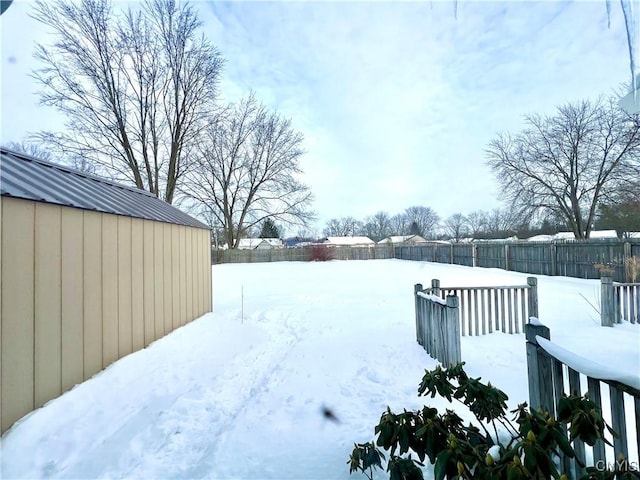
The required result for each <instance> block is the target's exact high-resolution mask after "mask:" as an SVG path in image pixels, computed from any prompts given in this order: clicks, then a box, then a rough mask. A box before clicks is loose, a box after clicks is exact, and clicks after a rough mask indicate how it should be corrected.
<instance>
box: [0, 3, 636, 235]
mask: <svg viewBox="0 0 640 480" xmlns="http://www.w3.org/2000/svg"><path fill="white" fill-rule="evenodd" d="M194 3H195V4H196V5H197V7H198V8H199V10H200V13H201V18H202V20H203V21H204V33H205V34H206V35H207V36H208V37H209V38H210V39H211V40H212V41H213V42H214V43H215V44H216V46H217V47H218V48H219V49H220V51H221V52H222V54H223V56H224V57H225V58H226V61H227V63H226V67H225V70H224V72H223V78H222V82H221V98H222V99H224V100H228V101H233V100H237V99H239V98H241V97H243V96H245V95H246V94H248V92H249V91H250V90H252V89H253V90H254V91H255V92H256V93H257V97H258V98H259V99H260V100H261V101H263V102H264V103H265V104H266V105H267V106H269V107H271V108H273V109H276V110H278V111H280V112H281V113H283V114H284V115H286V116H287V117H290V118H291V119H292V122H293V126H294V127H295V128H297V129H298V130H300V131H301V132H302V133H303V134H304V137H305V142H304V148H305V150H306V154H305V155H304V157H303V159H302V167H303V169H304V171H305V175H304V177H303V180H304V181H305V182H306V183H307V184H308V185H309V186H310V187H311V189H312V191H313V193H314V194H315V197H316V201H315V204H314V209H315V210H316V211H317V212H318V215H319V222H318V230H321V229H322V227H323V226H324V224H325V222H326V221H327V220H328V219H330V218H333V217H342V216H347V215H350V216H354V217H356V218H364V217H365V216H367V215H371V214H373V213H375V212H377V211H379V210H385V211H387V212H389V213H390V214H392V215H393V214H395V213H398V212H401V211H402V210H404V209H405V208H406V207H409V206H412V205H423V206H427V207H431V208H433V209H434V210H435V211H436V212H437V213H438V214H439V215H440V216H441V217H443V218H445V217H447V216H449V215H452V214H454V213H458V212H459V213H463V214H466V213H469V212H471V211H474V210H478V209H486V210H488V209H492V208H495V207H498V206H500V205H501V204H500V198H499V192H498V189H497V186H496V182H495V179H494V177H493V175H492V173H491V171H490V170H489V168H488V167H487V165H486V161H485V154H484V149H485V147H486V145H487V144H488V142H489V141H490V140H491V139H492V138H493V137H494V136H495V135H496V134H497V133H498V132H502V131H513V132H515V131H517V130H519V129H521V128H522V126H523V123H522V122H523V115H524V114H526V113H550V112H552V110H553V109H554V107H555V106H556V105H559V104H562V103H565V102H570V101H575V100H581V99H585V98H596V97H597V96H598V95H599V94H609V93H611V92H612V91H613V90H614V89H615V88H618V87H619V86H620V84H622V83H623V82H627V81H628V80H629V77H630V73H629V72H630V70H629V56H628V50H627V37H626V32H625V28H624V19H623V14H622V11H621V9H620V4H619V3H618V2H612V3H611V7H612V8H611V16H610V22H611V25H610V27H609V26H608V18H607V11H606V3H605V1H604V0H594V1H580V2H553V1H543V2H515V1H513V0H510V1H505V2H486V1H470V0H468V1H465V0H460V1H459V2H458V9H457V16H456V15H454V8H453V3H452V2H438V1H434V2H427V1H424V2H397V1H393V2H373V1H349V2H347V1H342V2H340V1H334V2H301V1H299V2H252V1H236V2H205V1H197V2H194ZM123 5H124V4H123ZM30 8H31V6H30V3H29V1H28V0H16V1H14V4H13V5H12V6H11V7H10V8H9V9H8V10H7V12H5V13H4V14H3V15H2V17H0V33H1V36H2V44H1V52H2V65H1V66H2V73H1V75H2V77H1V81H2V104H1V113H2V119H1V121H2V124H1V130H0V131H1V140H2V142H3V143H6V142H8V141H20V140H22V139H23V137H25V136H26V135H27V133H28V132H35V131H38V130H41V129H56V128H61V127H62V125H61V119H60V118H59V117H56V115H55V114H54V113H52V112H50V111H49V110H48V109H45V108H44V107H39V106H37V100H38V97H37V95H36V94H35V90H36V89H37V86H36V85H35V84H34V83H33V81H32V80H31V79H30V78H29V73H30V70H31V69H32V68H33V67H34V66H35V64H34V61H33V60H32V57H31V54H32V51H33V45H34V41H40V42H46V41H47V36H46V33H45V32H44V31H43V27H41V26H39V25H38V24H37V23H36V22H35V21H34V20H32V19H30V18H29V17H28V12H29V10H30Z"/></svg>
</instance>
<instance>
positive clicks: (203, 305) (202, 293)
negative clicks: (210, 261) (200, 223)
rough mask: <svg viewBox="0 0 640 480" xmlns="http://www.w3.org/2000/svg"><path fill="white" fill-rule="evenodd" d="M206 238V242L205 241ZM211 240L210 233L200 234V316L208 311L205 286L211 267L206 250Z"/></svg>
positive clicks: (200, 232)
mask: <svg viewBox="0 0 640 480" xmlns="http://www.w3.org/2000/svg"><path fill="white" fill-rule="evenodd" d="M205 237H206V240H205ZM208 239H209V233H208V232H206V231H204V230H203V231H199V232H198V308H199V311H200V315H203V314H204V313H206V311H207V307H206V303H207V302H206V300H205V297H206V293H207V292H206V288H207V287H206V285H205V280H206V279H205V276H206V275H207V271H209V274H211V266H210V265H209V266H208V265H207V259H206V250H205V249H206V248H207V242H208Z"/></svg>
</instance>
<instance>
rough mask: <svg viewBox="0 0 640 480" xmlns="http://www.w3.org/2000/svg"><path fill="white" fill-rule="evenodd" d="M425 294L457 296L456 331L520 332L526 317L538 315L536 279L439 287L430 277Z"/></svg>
mask: <svg viewBox="0 0 640 480" xmlns="http://www.w3.org/2000/svg"><path fill="white" fill-rule="evenodd" d="M424 293H425V294H427V295H435V296H437V297H440V298H442V299H445V298H446V297H448V296H450V295H453V296H456V297H457V298H458V299H459V311H460V333H461V334H462V335H486V334H487V333H493V332H494V331H499V332H503V333H521V332H523V331H524V325H525V324H526V323H527V321H528V319H529V317H537V316H538V279H537V278H535V277H528V278H527V284H526V285H515V286H513V285H511V286H497V287H441V286H440V280H438V279H434V280H431V288H428V289H426V290H424Z"/></svg>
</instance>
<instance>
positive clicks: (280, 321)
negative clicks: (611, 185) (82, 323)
mask: <svg viewBox="0 0 640 480" xmlns="http://www.w3.org/2000/svg"><path fill="white" fill-rule="evenodd" d="M526 276H527V275H524V274H519V273H510V272H504V271H502V270H495V269H483V268H475V269H473V268H467V267H461V266H451V265H441V264H433V263H424V262H410V261H402V260H370V261H350V262H340V261H332V262H327V263H293V262H292V263H285V262H283V263H262V264H235V265H230V264H226V265H217V266H214V267H213V284H214V311H213V313H211V314H208V315H205V316H203V317H202V318H200V319H198V320H196V321H194V322H192V323H190V324H189V325H186V326H185V327H183V328H180V329H178V330H177V331H175V332H174V333H172V334H170V335H169V336H167V337H165V338H163V339H161V340H159V341H157V342H155V343H153V344H152V345H150V346H149V347H148V348H146V349H145V350H142V351H140V352H137V353H134V354H132V355H129V356H127V357H125V358H124V359H122V360H120V361H118V362H117V363H115V364H114V365H112V366H111V367H109V368H108V369H107V370H106V371H104V372H101V373H100V374H98V375H96V376H95V377H94V378H92V379H90V380H89V381H87V382H85V383H83V384H81V385H78V386H76V387H75V388H74V389H73V390H72V391H70V392H68V393H66V394H65V395H63V396H62V397H60V398H58V399H56V400H53V401H51V402H49V403H48V404H47V405H46V406H45V407H43V408H41V409H39V410H37V411H35V412H33V413H32V414H30V415H29V416H27V417H26V418H24V419H23V420H22V421H20V422H19V423H18V424H16V425H15V426H14V427H13V428H12V429H11V430H10V431H9V432H7V433H6V434H5V435H4V436H3V437H2V444H1V450H0V452H1V454H2V471H1V474H2V475H0V476H1V477H2V478H220V479H222V478H224V479H226V478H242V479H245V478H246V479H257V478H279V479H292V478H297V479H302V478H305V479H311V478H317V479H329V478H331V479H338V478H348V477H349V474H348V466H347V464H346V461H347V458H348V455H349V453H350V451H351V449H352V448H353V443H354V442H356V441H357V442H364V441H368V440H372V439H373V427H374V425H375V424H377V422H378V420H379V417H380V414H381V413H382V411H383V410H384V409H385V408H386V406H387V405H389V406H391V408H392V409H396V410H401V409H402V408H403V407H407V408H417V407H419V406H421V405H423V404H424V402H429V403H431V404H433V405H435V406H439V407H444V406H445V402H442V401H440V400H439V399H419V398H418V397H417V396H416V390H417V386H418V383H419V381H420V379H421V377H422V374H423V373H424V369H431V368H433V367H435V365H436V363H435V361H434V360H432V359H431V358H430V357H429V356H428V355H427V354H426V353H425V352H424V351H423V350H422V348H421V347H420V346H418V345H417V343H416V342H415V331H414V328H415V327H414V325H415V323H414V322H415V320H414V311H413V296H412V295H413V285H414V284H415V283H422V284H424V285H427V284H429V282H430V280H431V279H432V278H439V279H440V280H441V282H442V285H443V286H474V285H477V286H482V285H510V284H514V285H522V284H525V283H526ZM538 282H539V288H538V290H539V299H540V300H539V301H540V308H539V310H540V312H539V313H540V315H539V316H540V319H541V321H542V322H543V323H545V324H547V325H548V326H549V327H550V328H551V338H552V340H553V341H555V342H557V343H558V344H560V345H562V346H564V347H567V348H569V349H571V350H572V351H574V352H576V353H578V354H580V355H583V356H586V357H589V358H591V359H593V360H595V361H599V362H601V363H605V364H608V365H612V366H613V367H614V368H618V369H624V370H626V371H627V372H628V373H631V374H635V375H638V372H639V371H640V353H639V345H640V327H639V326H635V325H629V324H622V325H617V326H615V327H614V328H603V327H600V326H599V319H598V315H597V313H596V312H595V311H594V309H593V308H592V307H591V306H590V305H589V303H588V302H587V301H586V300H585V298H586V299H588V300H589V301H590V302H591V303H593V304H596V303H597V298H598V296H599V295H598V289H599V284H598V282H597V281H593V280H578V279H571V278H563V277H544V276H539V277H538ZM583 297H585V298H583ZM462 356H463V359H464V360H465V361H466V362H467V366H466V367H467V371H468V372H469V374H470V375H472V376H481V377H483V378H484V379H486V380H490V381H491V382H492V384H495V385H497V386H498V387H500V388H502V389H503V390H504V391H505V392H507V394H508V395H509V397H510V404H511V406H514V407H515V406H516V405H517V404H518V403H521V402H522V401H526V400H527V379H526V378H527V377H526V355H525V344H524V336H523V335H505V334H501V333H495V334H491V335H487V336H484V337H464V338H462ZM323 407H327V408H330V409H331V410H332V411H333V412H335V415H336V416H337V417H338V419H339V423H335V422H331V421H328V420H326V419H325V418H324V416H323V415H322V413H321V410H322V408H323ZM356 477H357V476H355V475H354V478H356Z"/></svg>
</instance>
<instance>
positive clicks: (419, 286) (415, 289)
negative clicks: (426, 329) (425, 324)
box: [413, 283, 424, 346]
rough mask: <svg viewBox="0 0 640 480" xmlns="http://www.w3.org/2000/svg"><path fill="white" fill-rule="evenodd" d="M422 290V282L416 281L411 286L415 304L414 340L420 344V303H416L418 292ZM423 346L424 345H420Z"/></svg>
mask: <svg viewBox="0 0 640 480" xmlns="http://www.w3.org/2000/svg"><path fill="white" fill-rule="evenodd" d="M421 291H422V284H421V283H416V284H415V285H414V286H413V296H414V299H415V305H416V340H417V342H418V344H420V345H422V335H420V325H422V318H421V315H422V314H421V313H420V312H421V310H422V309H421V308H420V305H419V304H418V292H421ZM422 346H424V345H422Z"/></svg>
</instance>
